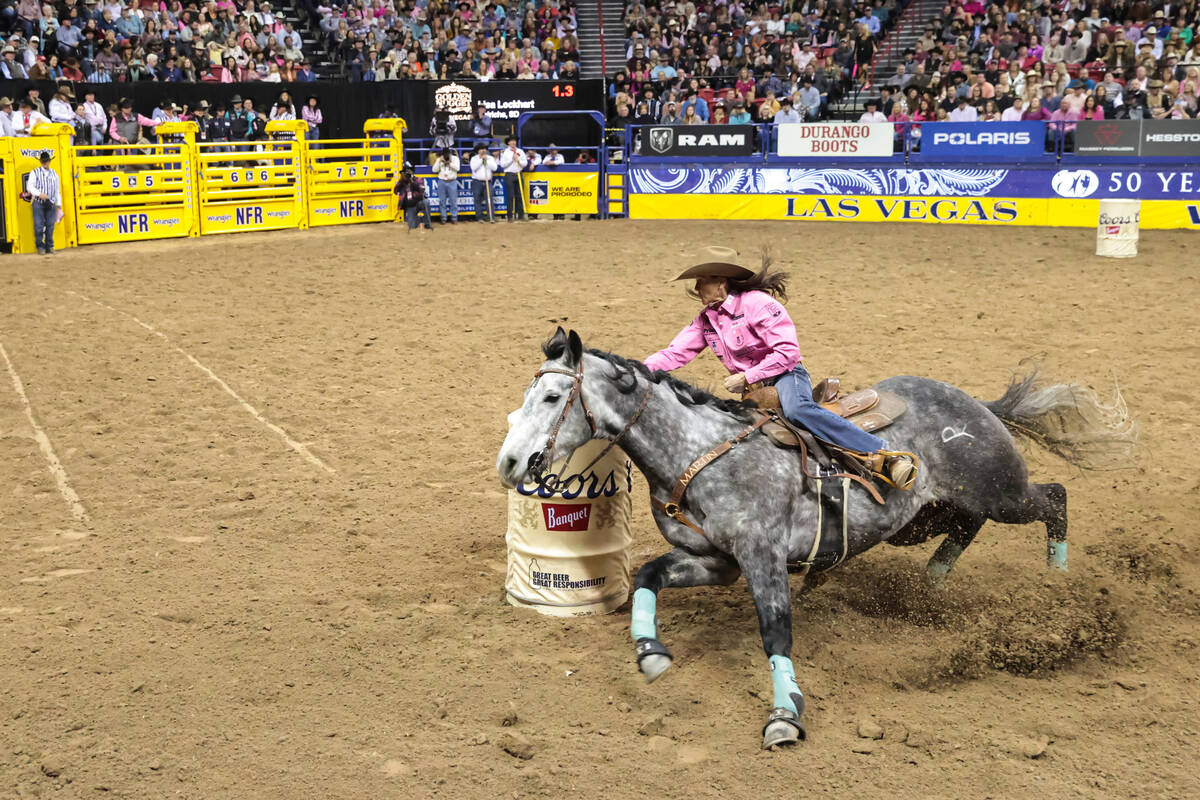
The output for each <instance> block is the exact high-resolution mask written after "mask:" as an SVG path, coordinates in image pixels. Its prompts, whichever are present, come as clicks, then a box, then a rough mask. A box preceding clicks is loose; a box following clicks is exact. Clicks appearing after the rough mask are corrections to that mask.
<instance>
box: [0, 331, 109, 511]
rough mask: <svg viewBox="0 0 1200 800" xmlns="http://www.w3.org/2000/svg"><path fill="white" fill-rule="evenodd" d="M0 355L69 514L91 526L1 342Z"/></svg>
mask: <svg viewBox="0 0 1200 800" xmlns="http://www.w3.org/2000/svg"><path fill="white" fill-rule="evenodd" d="M0 356H3V357H4V364H5V366H7V367H8V376H9V377H10V378H12V385H13V389H15V390H16V392H17V397H18V398H20V400H21V407H22V408H24V409H25V417H26V418H27V419H28V420H29V424H30V426H31V427H32V428H33V438H34V439H35V440H36V441H37V443H38V448H39V449H41V451H42V456H44V457H45V459H46V463H47V464H48V465H49V467H50V474H51V475H53V476H54V482H55V483H56V484H57V485H58V492H59V494H61V495H62V496H63V499H64V500H66V501H67V505H68V506H70V507H71V515H72V516H74V517H75V519H76V520H77V521H78V522H80V523H81V524H83V525H86V526H87V527H89V528H90V527H92V520H91V518H90V517H88V513H87V509H85V508H84V507H83V503H82V502H81V501H80V499H79V495H77V494H76V493H75V490H74V489H72V488H71V481H70V480H68V479H67V471H66V470H65V469H63V465H62V462H61V461H59V460H58V456H57V455H55V454H54V446H53V445H51V444H50V437H49V436H47V435H46V431H44V430H42V426H41V425H38V423H37V419H35V418H34V416H33V406H32V405H31V404H30V403H29V396H28V395H26V394H25V384H23V383H21V376H19V375H17V370H16V368H15V367H13V363H12V359H11V358H9V357H8V351H7V350H5V349H4V344H3V343H0Z"/></svg>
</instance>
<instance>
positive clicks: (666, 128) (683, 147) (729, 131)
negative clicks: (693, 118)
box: [638, 125, 754, 158]
mask: <svg viewBox="0 0 1200 800" xmlns="http://www.w3.org/2000/svg"><path fill="white" fill-rule="evenodd" d="M638 132H639V134H640V135H641V139H640V142H641V152H640V155H642V156H647V157H650V158H675V157H685V158H687V157H705V156H717V157H726V158H727V157H731V156H732V157H736V156H748V155H752V154H753V153H754V126H753V125H647V126H643V127H642V128H641V129H640V130H639V131H638Z"/></svg>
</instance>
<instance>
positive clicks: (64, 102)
mask: <svg viewBox="0 0 1200 800" xmlns="http://www.w3.org/2000/svg"><path fill="white" fill-rule="evenodd" d="M74 101H75V95H74V93H72V92H71V87H70V86H67V85H65V84H64V85H62V86H59V87H58V88H57V89H55V90H54V96H53V97H51V98H50V121H51V122H63V123H66V124H67V125H74V124H75V109H74V106H75V102H74Z"/></svg>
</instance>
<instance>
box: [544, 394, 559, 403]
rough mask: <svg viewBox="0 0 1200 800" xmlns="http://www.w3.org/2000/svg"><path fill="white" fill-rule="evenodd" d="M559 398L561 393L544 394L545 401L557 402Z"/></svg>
mask: <svg viewBox="0 0 1200 800" xmlns="http://www.w3.org/2000/svg"><path fill="white" fill-rule="evenodd" d="M560 398H561V395H557V394H548V395H546V402H547V403H557V402H558V401H559V399H560Z"/></svg>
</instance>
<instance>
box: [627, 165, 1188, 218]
mask: <svg viewBox="0 0 1200 800" xmlns="http://www.w3.org/2000/svg"><path fill="white" fill-rule="evenodd" d="M626 188H627V192H628V202H629V216H630V217H631V218H634V219H743V220H792V221H799V222H804V221H860V222H930V223H968V224H987V225H1035V226H1039V225H1052V226H1059V227H1063V226H1065V227H1088V228H1094V227H1095V225H1096V220H1097V218H1098V213H1099V203H1100V200H1102V199H1108V198H1113V199H1131V200H1140V201H1141V202H1142V211H1141V227H1142V228H1146V229H1151V228H1192V229H1196V228H1200V169H1191V168H1187V167H1186V166H1185V167H1184V168H1180V167H1172V166H1166V165H1164V166H1161V167H1151V166H1146V165H1130V166H1129V167H1127V168H1122V169H1114V168H1111V167H1105V168H1100V167H1092V168H1088V167H1076V168H1074V169H1057V168H1055V167H1047V168H1044V169H1037V168H1033V169H987V168H977V167H974V166H966V165H964V166H963V167H962V168H917V169H912V168H890V167H888V168H869V169H868V168H859V169H848V168H828V167H815V168H811V169H809V168H796V167H787V168H783V167H767V168H759V167H712V168H708V167H704V168H699V167H697V168H687V169H672V168H664V167H649V168H642V167H631V169H630V170H629V173H628V177H627V185H626Z"/></svg>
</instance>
